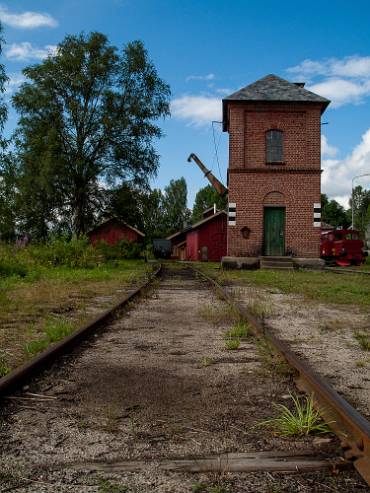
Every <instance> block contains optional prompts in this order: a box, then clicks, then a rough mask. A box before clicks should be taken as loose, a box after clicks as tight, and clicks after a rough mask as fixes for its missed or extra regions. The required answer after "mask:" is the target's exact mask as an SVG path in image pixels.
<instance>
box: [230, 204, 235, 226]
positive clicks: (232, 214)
mask: <svg viewBox="0 0 370 493" xmlns="http://www.w3.org/2000/svg"><path fill="white" fill-rule="evenodd" d="M228 218H229V221H228V222H229V226H236V203H235V202H229V207H228Z"/></svg>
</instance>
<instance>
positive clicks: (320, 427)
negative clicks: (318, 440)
mask: <svg viewBox="0 0 370 493" xmlns="http://www.w3.org/2000/svg"><path fill="white" fill-rule="evenodd" d="M291 397H292V399H293V404H294V406H293V410H292V411H291V410H290V409H289V408H288V407H287V406H284V405H282V404H278V405H275V407H276V409H277V410H278V411H280V414H279V415H278V416H277V417H276V418H271V419H268V420H266V421H263V422H261V423H259V425H258V426H266V427H268V428H271V429H272V430H273V431H274V432H275V433H276V434H277V435H280V436H286V437H287V436H306V435H311V434H323V433H330V431H331V430H330V428H329V426H328V425H327V424H326V423H324V422H323V420H322V417H321V414H320V412H319V411H317V410H315V409H314V405H313V399H312V397H304V398H303V399H300V398H299V397H297V396H294V395H291Z"/></svg>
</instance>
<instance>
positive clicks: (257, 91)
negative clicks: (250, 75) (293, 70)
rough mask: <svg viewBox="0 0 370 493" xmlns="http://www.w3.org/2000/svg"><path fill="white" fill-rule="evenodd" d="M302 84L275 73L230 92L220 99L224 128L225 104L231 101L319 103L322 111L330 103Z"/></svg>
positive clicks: (225, 125) (225, 124)
mask: <svg viewBox="0 0 370 493" xmlns="http://www.w3.org/2000/svg"><path fill="white" fill-rule="evenodd" d="M303 86H304V84H303V83H301V82H289V81H287V80H285V79H283V78H281V77H278V76H277V75H274V74H269V75H266V76H265V77H262V79H259V80H257V81H256V82H253V83H252V84H249V85H248V86H246V87H243V88H242V89H240V90H239V91H236V92H234V93H233V94H230V96H227V97H226V98H224V99H223V100H222V105H223V123H224V130H226V129H227V105H228V103H229V102H233V101H239V102H243V101H260V102H262V101H274V102H278V101H282V102H291V103H292V102H294V103H320V104H321V105H322V111H324V110H325V108H326V107H327V106H328V104H329V103H330V101H329V99H326V98H324V97H322V96H319V95H318V94H315V93H314V92H311V91H308V90H307V89H304V87H303Z"/></svg>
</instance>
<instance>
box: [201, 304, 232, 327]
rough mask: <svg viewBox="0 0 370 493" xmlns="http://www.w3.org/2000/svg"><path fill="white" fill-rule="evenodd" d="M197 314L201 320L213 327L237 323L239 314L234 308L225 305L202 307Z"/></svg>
mask: <svg viewBox="0 0 370 493" xmlns="http://www.w3.org/2000/svg"><path fill="white" fill-rule="evenodd" d="M198 313H199V315H200V316H201V317H202V318H204V319H205V320H207V321H208V322H211V323H212V324H214V325H219V324H222V323H230V322H235V323H237V322H238V321H239V320H240V314H239V312H238V310H237V309H236V307H235V306H233V305H229V304H225V303H218V304H215V303H214V304H206V305H203V306H202V307H201V308H200V309H199V311H198Z"/></svg>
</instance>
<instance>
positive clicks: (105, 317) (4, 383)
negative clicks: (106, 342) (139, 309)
mask: <svg viewBox="0 0 370 493" xmlns="http://www.w3.org/2000/svg"><path fill="white" fill-rule="evenodd" d="M161 269H162V266H160V267H159V268H158V269H157V270H156V271H155V272H153V273H152V274H151V275H150V276H149V279H148V280H147V281H145V282H144V283H143V284H141V285H140V286H139V287H138V288H136V289H135V290H134V291H132V292H131V293H129V294H127V295H125V296H124V298H123V299H121V300H120V301H119V302H117V303H116V304H115V305H114V306H113V307H111V308H109V309H108V310H105V311H104V312H102V313H101V314H100V315H99V316H98V317H96V318H95V319H94V320H92V321H90V322H87V323H86V324H84V325H83V326H82V327H81V328H80V329H78V330H76V331H75V332H73V334H71V335H69V336H68V337H65V338H64V339H62V340H61V341H59V342H58V343H56V344H53V345H52V346H50V347H49V348H48V349H46V350H45V351H43V352H42V353H40V354H38V355H37V356H35V357H34V358H32V359H30V360H29V361H27V362H26V363H24V364H23V365H21V366H19V367H18V368H16V369H15V370H13V371H11V372H10V373H8V374H7V375H6V376H5V377H2V378H0V398H1V397H3V396H5V395H7V394H9V393H10V392H11V391H13V390H15V389H17V388H19V387H20V386H21V385H22V384H24V383H25V382H26V381H28V380H29V379H30V378H31V377H33V376H34V375H35V374H36V373H38V372H40V371H41V370H42V369H44V368H46V367H47V366H48V365H50V364H52V363H53V362H54V361H55V360H56V359H57V358H58V357H60V356H62V355H64V354H66V353H68V352H69V351H70V350H72V349H73V348H74V347H76V346H77V345H78V343H80V342H81V341H82V340H84V339H86V338H87V337H89V336H90V335H91V334H93V333H94V332H95V331H96V330H97V329H99V328H101V327H104V326H106V325H107V324H108V323H109V322H111V321H112V320H113V318H114V316H115V315H116V313H117V312H118V310H120V309H121V308H123V307H124V306H125V305H127V303H128V302H129V301H131V300H133V299H134V298H136V297H137V296H138V295H140V294H141V293H142V291H143V290H144V289H145V288H147V287H148V286H149V285H150V283H151V282H152V281H153V279H155V278H156V277H157V276H158V275H159V274H160V272H161Z"/></svg>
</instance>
